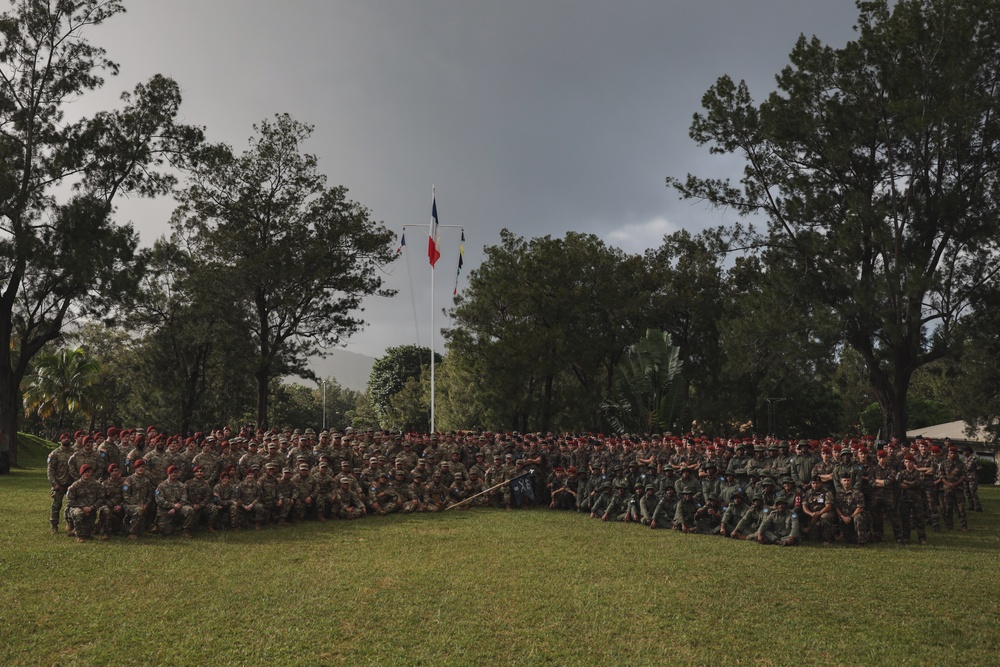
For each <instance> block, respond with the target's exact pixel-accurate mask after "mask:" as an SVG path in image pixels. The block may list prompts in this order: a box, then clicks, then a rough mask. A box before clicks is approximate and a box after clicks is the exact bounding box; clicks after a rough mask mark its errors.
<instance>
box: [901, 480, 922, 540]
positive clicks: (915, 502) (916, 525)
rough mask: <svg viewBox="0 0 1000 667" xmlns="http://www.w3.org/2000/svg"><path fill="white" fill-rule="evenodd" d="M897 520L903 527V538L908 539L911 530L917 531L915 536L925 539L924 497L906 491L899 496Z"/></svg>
mask: <svg viewBox="0 0 1000 667" xmlns="http://www.w3.org/2000/svg"><path fill="white" fill-rule="evenodd" d="M899 522H900V525H901V526H902V529H903V540H904V541H906V540H909V539H910V534H911V531H913V530H915V531H917V538H918V539H921V540H925V539H927V532H926V530H925V529H924V525H925V522H926V514H925V513H924V499H923V498H922V497H919V496H918V495H917V494H916V493H906V492H903V494H902V495H901V496H900V503H899Z"/></svg>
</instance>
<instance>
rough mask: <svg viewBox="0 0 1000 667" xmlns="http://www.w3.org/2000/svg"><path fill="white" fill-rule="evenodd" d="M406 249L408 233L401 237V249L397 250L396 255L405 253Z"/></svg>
mask: <svg viewBox="0 0 1000 667" xmlns="http://www.w3.org/2000/svg"><path fill="white" fill-rule="evenodd" d="M405 247H406V232H403V234H402V236H400V237H399V247H398V248H396V254H397V255H398V254H399V253H401V252H403V248H405Z"/></svg>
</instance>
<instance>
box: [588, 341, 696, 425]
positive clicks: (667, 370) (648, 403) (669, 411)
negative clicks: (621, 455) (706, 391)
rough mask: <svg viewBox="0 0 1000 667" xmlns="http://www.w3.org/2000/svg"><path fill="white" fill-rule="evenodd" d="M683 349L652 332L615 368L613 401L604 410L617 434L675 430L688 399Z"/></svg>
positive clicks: (612, 384) (632, 347)
mask: <svg viewBox="0 0 1000 667" xmlns="http://www.w3.org/2000/svg"><path fill="white" fill-rule="evenodd" d="M680 352H681V350H680V348H679V347H676V346H674V345H671V340H670V334H668V333H664V332H662V331H656V330H655V329H648V330H647V331H646V336H645V338H643V339H641V340H640V341H639V342H638V343H636V344H635V345H631V346H629V349H628V350H627V351H626V353H625V357H624V358H623V359H622V360H621V361H620V362H619V363H618V365H617V366H615V370H614V376H613V379H612V383H611V399H610V400H608V401H605V403H604V404H603V405H602V406H601V409H602V412H603V413H604V417H605V419H607V420H608V423H609V424H610V425H611V428H612V429H613V430H615V431H616V432H617V433H654V432H657V431H665V430H669V429H671V428H673V426H674V423H675V422H676V421H677V419H678V418H679V417H680V413H681V409H682V408H683V407H684V400H685V399H686V398H687V383H686V382H685V381H684V377H683V376H682V375H681V358H680Z"/></svg>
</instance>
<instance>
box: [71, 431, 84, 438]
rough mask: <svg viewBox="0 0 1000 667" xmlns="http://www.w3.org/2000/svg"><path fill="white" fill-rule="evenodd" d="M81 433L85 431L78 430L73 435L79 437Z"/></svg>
mask: <svg viewBox="0 0 1000 667" xmlns="http://www.w3.org/2000/svg"><path fill="white" fill-rule="evenodd" d="M81 435H83V431H77V432H76V433H74V434H73V437H74V438H79V437H80V436H81Z"/></svg>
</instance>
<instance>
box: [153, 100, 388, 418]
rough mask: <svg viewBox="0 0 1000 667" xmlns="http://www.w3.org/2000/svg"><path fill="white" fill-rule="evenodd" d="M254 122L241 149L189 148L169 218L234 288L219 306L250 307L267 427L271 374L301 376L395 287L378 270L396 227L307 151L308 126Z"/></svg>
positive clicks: (286, 119)
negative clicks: (371, 301) (370, 300)
mask: <svg viewBox="0 0 1000 667" xmlns="http://www.w3.org/2000/svg"><path fill="white" fill-rule="evenodd" d="M254 131H255V133H256V134H255V136H254V137H252V138H251V139H250V145H249V148H248V149H247V150H246V151H244V152H243V153H240V154H237V153H236V152H234V151H233V149H232V148H231V147H230V146H228V145H226V144H216V145H212V146H208V147H206V148H205V149H204V150H202V151H200V152H199V153H198V154H197V155H196V156H195V157H194V158H193V160H192V164H191V166H190V169H189V174H190V183H189V185H188V186H187V187H186V188H185V189H184V190H183V191H182V192H181V193H180V195H179V200H180V202H181V203H180V206H179V207H178V209H177V211H176V212H175V215H174V218H173V225H174V228H175V230H176V231H177V232H178V233H179V234H182V235H184V236H185V238H186V241H187V243H188V244H189V247H190V248H191V250H192V253H193V255H194V257H195V261H198V262H201V263H202V264H203V265H204V270H205V271H207V272H209V273H210V274H211V275H212V276H213V281H212V282H213V284H214V285H215V286H216V289H219V290H222V291H226V293H227V294H228V296H229V297H230V298H229V307H228V308H227V309H226V310H225V311H224V312H221V313H220V315H221V316H223V317H231V318H234V319H238V318H242V317H244V315H243V314H242V313H246V314H248V315H247V316H246V317H245V321H246V323H247V327H248V329H249V331H250V334H251V337H252V340H253V344H254V348H255V350H256V354H255V356H256V358H255V361H254V370H253V375H254V378H255V380H256V384H257V423H258V425H260V426H264V425H266V424H267V415H268V392H269V389H268V388H269V384H270V381H271V379H272V378H273V377H276V376H280V375H286V374H296V375H300V376H309V372H308V370H307V368H306V366H305V360H306V359H307V358H308V357H310V356H312V355H314V354H317V353H318V352H320V351H321V349H322V348H325V347H329V346H333V345H336V344H338V343H340V342H341V341H342V340H343V339H345V338H346V337H347V336H349V335H350V334H352V333H354V332H356V331H358V330H359V329H360V328H361V327H362V326H363V324H364V322H363V320H362V319H361V318H360V317H359V316H358V313H359V306H360V304H361V300H362V299H363V298H364V297H366V296H369V295H372V294H378V295H383V296H389V295H391V294H392V291H390V290H386V289H384V288H383V287H382V277H381V274H380V273H379V272H378V270H377V269H379V268H380V267H382V266H385V265H386V264H388V263H390V262H392V261H393V260H394V259H395V255H394V254H393V253H392V248H391V246H390V243H391V242H392V240H393V236H392V234H391V233H390V232H389V231H388V230H387V229H386V228H385V227H384V226H383V225H381V224H380V223H376V222H374V221H373V220H371V218H370V213H369V211H368V209H366V208H365V207H364V206H362V205H360V204H358V203H357V202H353V201H351V200H349V199H348V198H347V189H346V188H344V187H342V186H338V187H332V188H331V187H327V185H326V177H325V176H324V175H322V174H321V173H320V172H319V170H318V162H317V159H316V157H315V156H314V155H310V154H308V153H304V152H303V148H304V146H303V144H304V143H305V141H306V140H307V139H308V138H309V136H310V134H311V133H312V127H311V126H310V125H307V124H305V123H302V122H299V121H297V120H295V119H293V118H292V117H291V116H289V115H287V114H278V115H276V116H275V117H274V119H273V120H264V121H261V122H260V123H259V124H257V125H255V126H254Z"/></svg>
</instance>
